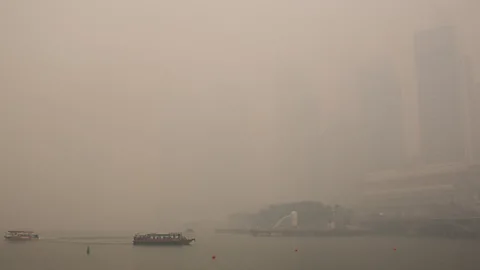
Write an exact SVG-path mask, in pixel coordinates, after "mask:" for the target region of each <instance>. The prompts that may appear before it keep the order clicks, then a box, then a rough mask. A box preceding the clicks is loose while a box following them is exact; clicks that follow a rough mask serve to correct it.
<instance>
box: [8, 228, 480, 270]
mask: <svg viewBox="0 0 480 270" xmlns="http://www.w3.org/2000/svg"><path fill="white" fill-rule="evenodd" d="M197 239H198V242H197V243H195V244H193V245H192V246H185V247H141V246H133V245H131V236H127V235H126V236H109V237H101V236H78V235H76V236H71V237H69V236H62V237H55V236H51V237H50V236H49V237H46V238H44V239H41V240H39V241H32V242H14V243H13V242H8V241H0V269H2V270H30V269H36V270H37V269H38V270H40V269H45V270H63V269H69V270H77V269H78V270H80V269H82V270H85V269H89V270H106V269H115V270H133V269H135V270H136V269H138V270H143V269H145V270H147V269H178V270H194V269H195V270H198V269H234V270H237V269H238V270H252V269H261V270H284V269H285V270H287V269H288V270H291V269H305V270H307V269H337V270H338V269H340V270H347V269H389V270H396V269H409V270H414V269H431V270H447V269H448V270H450V269H459V270H460V269H462V270H463V269H472V270H473V269H475V270H476V269H480V256H479V253H478V252H479V250H480V241H478V240H464V239H463V240H456V239H441V238H406V237H395V238H393V237H352V238H341V237H340V238H335V237H331V238H328V237H327V238H296V237H290V238H288V237H279V238H276V237H265V238H263V237H258V238H255V237H251V236H247V235H216V234H210V235H205V236H203V237H198V236H197ZM88 246H90V254H87V253H86V252H85V251H86V249H87V247H88ZM213 256H214V258H215V259H213Z"/></svg>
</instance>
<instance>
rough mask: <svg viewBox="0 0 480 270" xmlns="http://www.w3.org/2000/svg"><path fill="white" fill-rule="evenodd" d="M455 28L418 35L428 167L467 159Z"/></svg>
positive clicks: (423, 142) (420, 99) (423, 145)
mask: <svg viewBox="0 0 480 270" xmlns="http://www.w3.org/2000/svg"><path fill="white" fill-rule="evenodd" d="M455 43H456V42H455V31H454V29H453V28H452V27H439V28H435V29H431V30H428V31H422V32H419V33H417V34H416V36H415V61H416V72H417V80H418V103H419V106H418V107H419V118H420V119H419V120H420V121H419V122H420V136H421V139H420V141H421V146H420V147H421V155H422V157H423V161H424V162H425V163H427V164H441V163H450V162H461V161H464V160H465V157H466V152H465V122H466V121H465V111H464V110H465V107H464V105H465V103H464V94H465V93H464V89H463V86H462V84H461V83H460V72H459V63H460V58H459V55H458V53H457V48H456V44H455Z"/></svg>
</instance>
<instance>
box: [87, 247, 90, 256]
mask: <svg viewBox="0 0 480 270" xmlns="http://www.w3.org/2000/svg"><path fill="white" fill-rule="evenodd" d="M87 255H90V246H87Z"/></svg>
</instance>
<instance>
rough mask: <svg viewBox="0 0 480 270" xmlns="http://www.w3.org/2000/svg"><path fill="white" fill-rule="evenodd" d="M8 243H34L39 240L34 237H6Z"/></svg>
mask: <svg viewBox="0 0 480 270" xmlns="http://www.w3.org/2000/svg"><path fill="white" fill-rule="evenodd" d="M4 238H5V240H7V241H32V240H38V238H33V237H4Z"/></svg>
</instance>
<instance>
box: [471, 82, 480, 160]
mask: <svg viewBox="0 0 480 270" xmlns="http://www.w3.org/2000/svg"><path fill="white" fill-rule="evenodd" d="M469 99H470V123H471V130H472V135H471V139H472V160H473V161H474V162H480V83H477V84H475V85H472V88H471V89H470V95H469Z"/></svg>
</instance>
